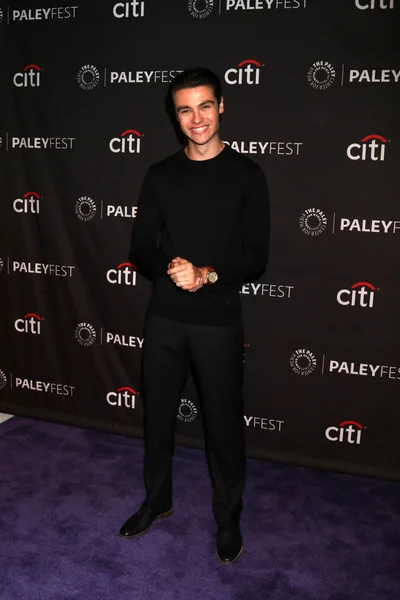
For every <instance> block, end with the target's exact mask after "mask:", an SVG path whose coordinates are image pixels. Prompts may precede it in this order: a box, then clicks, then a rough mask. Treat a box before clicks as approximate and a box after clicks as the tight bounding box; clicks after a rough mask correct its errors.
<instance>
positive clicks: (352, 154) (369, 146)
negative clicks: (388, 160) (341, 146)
mask: <svg viewBox="0 0 400 600" xmlns="http://www.w3.org/2000/svg"><path fill="white" fill-rule="evenodd" d="M388 141H389V140H387V139H386V138H384V137H382V136H381V135H376V134H371V135H367V136H365V137H364V138H363V139H362V140H361V142H360V143H354V144H350V146H348V147H347V156H348V158H350V160H368V159H369V160H374V161H377V160H379V161H384V160H385V150H386V144H387V143H388Z"/></svg>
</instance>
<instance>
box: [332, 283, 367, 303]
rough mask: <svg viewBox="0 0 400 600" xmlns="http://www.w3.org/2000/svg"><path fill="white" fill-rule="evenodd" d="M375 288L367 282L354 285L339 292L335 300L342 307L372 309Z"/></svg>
mask: <svg viewBox="0 0 400 600" xmlns="http://www.w3.org/2000/svg"><path fill="white" fill-rule="evenodd" d="M376 291H377V288H376V287H375V286H374V285H372V283H368V282H367V281H359V282H358V283H354V284H353V285H352V286H351V289H349V290H346V289H344V290H340V291H339V292H338V293H337V296H336V300H337V301H338V302H339V304H341V305H342V306H361V307H362V308H373V306H374V299H375V292H376Z"/></svg>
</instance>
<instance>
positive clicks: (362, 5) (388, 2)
mask: <svg viewBox="0 0 400 600" xmlns="http://www.w3.org/2000/svg"><path fill="white" fill-rule="evenodd" d="M354 3H355V5H356V7H357V8H359V9H360V10H368V9H371V10H373V9H374V8H383V9H385V8H394V0H369V1H368V2H365V0H354Z"/></svg>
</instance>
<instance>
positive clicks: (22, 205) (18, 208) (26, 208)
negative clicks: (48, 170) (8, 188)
mask: <svg viewBox="0 0 400 600" xmlns="http://www.w3.org/2000/svg"><path fill="white" fill-rule="evenodd" d="M39 201H40V196H39V194H37V193H36V192H26V194H24V196H22V198H17V199H16V200H14V202H13V209H14V210H15V212H17V213H32V214H34V215H38V214H39V209H40V203H39Z"/></svg>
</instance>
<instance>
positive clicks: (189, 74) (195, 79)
mask: <svg viewBox="0 0 400 600" xmlns="http://www.w3.org/2000/svg"><path fill="white" fill-rule="evenodd" d="M200 85H208V86H209V87H210V88H212V90H213V92H214V96H215V97H216V99H217V103H218V104H219V103H220V102H221V98H222V86H221V81H220V79H219V77H218V75H216V74H215V73H213V72H212V71H211V70H210V69H206V68H205V67H190V68H189V69H185V70H184V71H182V73H178V75H177V76H176V77H175V78H174V79H173V80H172V81H171V83H170V84H169V88H168V95H167V108H168V112H171V113H172V114H174V112H175V109H174V97H173V96H174V93H175V92H177V91H178V90H184V89H186V88H194V87H199V86H200Z"/></svg>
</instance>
